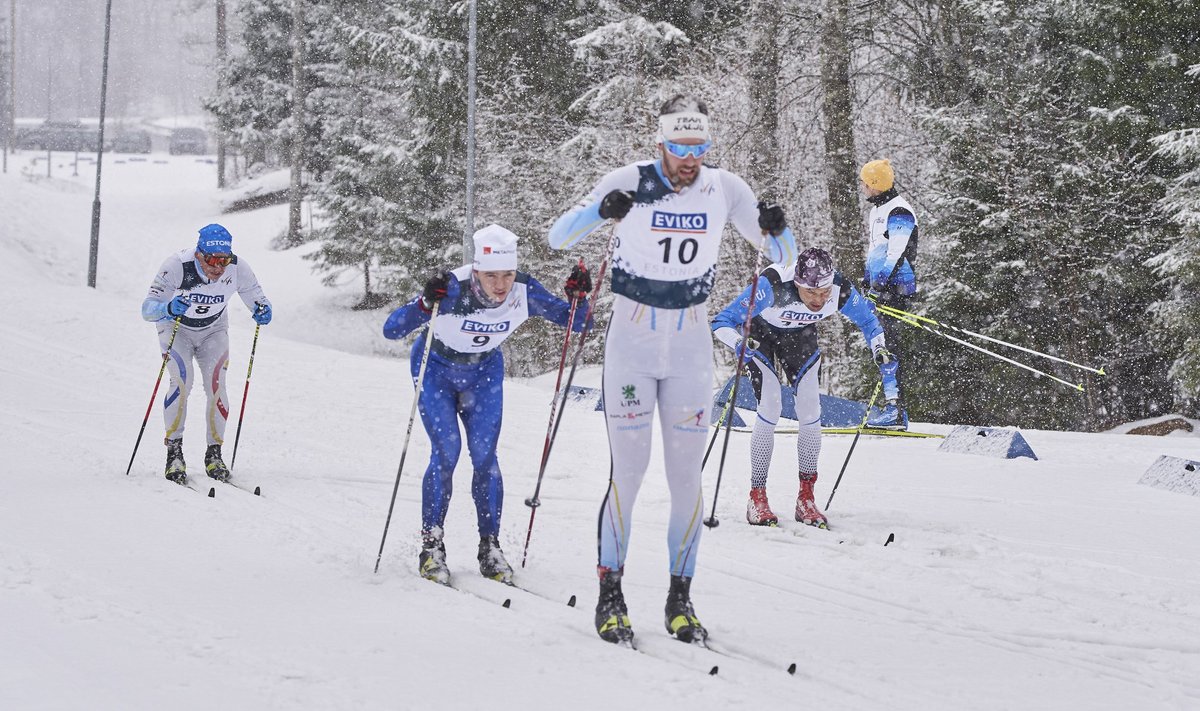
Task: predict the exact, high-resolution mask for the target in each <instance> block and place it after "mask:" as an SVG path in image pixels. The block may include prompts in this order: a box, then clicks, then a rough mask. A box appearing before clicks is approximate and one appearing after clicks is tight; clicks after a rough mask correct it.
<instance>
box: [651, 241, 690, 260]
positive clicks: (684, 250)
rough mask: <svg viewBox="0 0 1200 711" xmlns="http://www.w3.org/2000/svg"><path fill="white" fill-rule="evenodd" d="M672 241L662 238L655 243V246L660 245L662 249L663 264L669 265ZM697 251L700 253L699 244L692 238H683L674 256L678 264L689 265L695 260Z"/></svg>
mask: <svg viewBox="0 0 1200 711" xmlns="http://www.w3.org/2000/svg"><path fill="white" fill-rule="evenodd" d="M672 241H673V239H672V238H670V237H664V238H662V239H660V240H659V241H658V242H656V244H660V245H662V248H663V264H670V263H671V242H672ZM698 251H700V243H699V242H697V241H696V240H695V238H693V237H685V238H684V239H682V240H680V242H679V249H678V250H677V255H676V256H678V257H679V263H680V264H691V263H692V260H694V259H695V258H696V252H698Z"/></svg>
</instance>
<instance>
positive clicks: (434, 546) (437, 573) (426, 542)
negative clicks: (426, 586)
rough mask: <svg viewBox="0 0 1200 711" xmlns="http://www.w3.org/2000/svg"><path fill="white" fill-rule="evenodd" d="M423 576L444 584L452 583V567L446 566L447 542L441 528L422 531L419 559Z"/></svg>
mask: <svg viewBox="0 0 1200 711" xmlns="http://www.w3.org/2000/svg"><path fill="white" fill-rule="evenodd" d="M417 560H418V563H419V566H420V567H419V568H418V570H419V571H420V573H421V577H422V578H425V579H426V580H432V581H433V582H435V583H441V584H442V585H449V584H450V569H449V568H447V567H446V544H445V543H443V542H442V532H441V529H437V530H436V531H422V532H421V555H420V557H419V558H418V559H417Z"/></svg>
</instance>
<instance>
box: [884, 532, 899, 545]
mask: <svg viewBox="0 0 1200 711" xmlns="http://www.w3.org/2000/svg"><path fill="white" fill-rule="evenodd" d="M894 540H896V534H894V533H889V534H888V537H887V540H886V541H884V542H883V547H884V548H887V544H889V543H891V542H892V541H894Z"/></svg>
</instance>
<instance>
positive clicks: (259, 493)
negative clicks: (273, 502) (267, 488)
mask: <svg viewBox="0 0 1200 711" xmlns="http://www.w3.org/2000/svg"><path fill="white" fill-rule="evenodd" d="M254 495H255V496H262V487H260V486H256V487H254Z"/></svg>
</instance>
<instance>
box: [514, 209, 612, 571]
mask: <svg viewBox="0 0 1200 711" xmlns="http://www.w3.org/2000/svg"><path fill="white" fill-rule="evenodd" d="M616 245H617V227H616V223H614V224H613V227H612V228H611V229H610V231H609V236H608V246H607V247H605V251H604V260H603V261H601V262H600V271H599V272H597V273H596V284H595V285H594V286H593V287H592V297H591V298H590V299H588V303H587V308H586V309H585V310H584V312H583V332H582V333H580V334H579V343H578V345H576V346H575V355H574V356H572V358H571V372H570V373H569V374H568V375H567V383H566V385H564V386H563V389H562V392H563V393H564V394H563V398H564V399H565V398H566V393H569V392H571V383H572V382H574V380H575V370H576V369H577V368H579V361H580V360H581V359H582V358H583V347H584V345H585V344H586V343H587V337H588V334H589V333H591V332H592V329H591V327H590V326H589V325H588V320H589V319H590V318H591V317H592V311H594V310H595V308H596V300H597V299H599V298H600V289H601V288H602V287H603V286H604V275H605V274H606V273H607V272H608V262H609V260H610V259H611V258H612V253H613V249H615V248H616ZM567 330H568V331H569V330H570V327H568V329H567ZM564 348H565V346H564ZM565 412H566V408H563V409H560V410H559V411H558V417H557V418H555V417H554V413H551V418H552V419H553V422H554V426H553V427H552V428H551V429H550V436H549V439H547V440H546V444H545V446H544V447H543V448H542V464H541V466H540V467H539V469H538V483H537V490H536V491H534V492H533V496H532V497H531V498H529V499H526V500H525V505H526V506H528V507H529V530H527V531H526V532H525V549H524V550H523V551H521V567H522V568H524V567H525V560H526V558H527V557H528V556H529V541H530V539H531V538H533V519H534V517H535V516H537V510H538V507H539V506H541V505H542V502H541V501H540V500H539V499H538V493H539V492H540V491H541V488H542V476H543V475H544V474H545V473H546V464H547V463H548V462H549V461H550V450H551V449H553V448H554V441H555V440H556V439H558V426H559V425H561V424H562V418H563V414H564V413H565Z"/></svg>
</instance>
